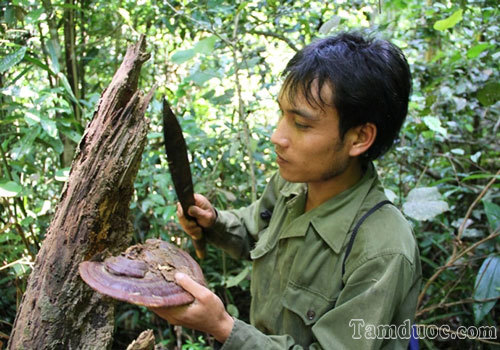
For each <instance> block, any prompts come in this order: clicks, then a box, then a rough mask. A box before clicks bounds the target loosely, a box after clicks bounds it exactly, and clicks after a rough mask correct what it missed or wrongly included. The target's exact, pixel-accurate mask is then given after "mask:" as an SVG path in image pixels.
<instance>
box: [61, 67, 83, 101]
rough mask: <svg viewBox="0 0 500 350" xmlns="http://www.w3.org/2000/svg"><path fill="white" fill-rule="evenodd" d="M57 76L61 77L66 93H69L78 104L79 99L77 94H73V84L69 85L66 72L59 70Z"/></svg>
mask: <svg viewBox="0 0 500 350" xmlns="http://www.w3.org/2000/svg"><path fill="white" fill-rule="evenodd" d="M57 76H58V77H59V80H60V81H61V83H62V86H63V88H64V90H66V93H67V94H68V96H69V98H70V99H71V101H73V102H74V103H76V104H78V101H77V99H76V97H75V95H74V94H73V90H72V89H71V86H70V85H69V81H68V78H66V76H65V75H64V74H62V73H61V72H59V73H58V74H57Z"/></svg>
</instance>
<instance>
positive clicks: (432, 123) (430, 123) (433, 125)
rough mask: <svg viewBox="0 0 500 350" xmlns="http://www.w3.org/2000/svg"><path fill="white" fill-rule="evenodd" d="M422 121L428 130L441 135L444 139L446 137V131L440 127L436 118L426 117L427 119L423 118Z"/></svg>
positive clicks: (439, 122)
mask: <svg viewBox="0 0 500 350" xmlns="http://www.w3.org/2000/svg"><path fill="white" fill-rule="evenodd" d="M422 119H423V121H424V123H425V125H427V127H428V128H429V129H431V130H432V131H435V132H438V133H440V134H441V135H443V136H444V137H447V136H448V132H447V131H446V129H445V128H443V127H442V126H441V121H440V120H439V119H438V118H436V117H431V116H427V117H424V118H422Z"/></svg>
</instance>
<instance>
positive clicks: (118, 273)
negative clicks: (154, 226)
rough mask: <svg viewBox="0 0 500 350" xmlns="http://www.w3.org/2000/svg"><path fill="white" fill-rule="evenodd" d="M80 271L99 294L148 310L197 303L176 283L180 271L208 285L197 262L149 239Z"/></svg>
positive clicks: (169, 246)
mask: <svg viewBox="0 0 500 350" xmlns="http://www.w3.org/2000/svg"><path fill="white" fill-rule="evenodd" d="M79 272H80V276H81V277H82V279H83V280H84V281H85V282H86V283H87V284H88V285H89V286H90V287H92V288H93V289H95V290H96V291H98V292H100V293H102V294H104V295H107V296H109V297H111V298H114V299H118V300H121V301H126V302H129V303H132V304H137V305H143V306H147V307H162V306H163V307H165V306H167V307H168V306H179V305H185V304H189V303H191V302H193V301H194V297H193V296H192V295H191V294H189V293H188V292H187V291H185V290H184V289H182V288H181V287H180V286H178V285H177V284H176V283H175V279H174V275H175V273H176V272H183V273H185V274H187V275H189V276H190V277H191V278H193V279H194V280H195V281H197V282H198V283H201V284H203V285H205V279H204V277H203V272H202V271H201V268H200V266H199V265H198V264H197V263H196V261H195V260H194V259H193V258H192V257H191V256H190V255H189V254H188V253H186V252H184V251H183V250H181V249H179V248H178V247H176V246H175V245H173V244H170V243H168V242H165V241H162V240H159V239H148V240H147V241H146V242H145V243H144V244H137V245H134V246H131V247H129V248H128V249H127V250H126V251H125V252H123V253H121V255H119V256H113V257H109V258H106V259H105V260H104V261H102V262H98V261H84V262H82V263H81V264H80V265H79Z"/></svg>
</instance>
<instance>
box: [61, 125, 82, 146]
mask: <svg viewBox="0 0 500 350" xmlns="http://www.w3.org/2000/svg"><path fill="white" fill-rule="evenodd" d="M61 132H62V133H63V134H64V136H66V137H68V138H69V139H70V140H71V141H73V142H74V143H79V142H80V139H81V138H82V134H80V133H79V132H78V131H76V130H73V129H66V128H61Z"/></svg>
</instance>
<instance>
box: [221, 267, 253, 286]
mask: <svg viewBox="0 0 500 350" xmlns="http://www.w3.org/2000/svg"><path fill="white" fill-rule="evenodd" d="M249 274H250V266H247V267H245V268H244V269H243V270H242V271H241V272H240V273H239V274H237V275H236V276H231V277H229V278H228V279H227V281H226V287H227V288H231V287H234V286H237V285H238V284H240V283H241V282H242V281H243V280H244V279H245V278H246V277H247V276H248V275H249Z"/></svg>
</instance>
